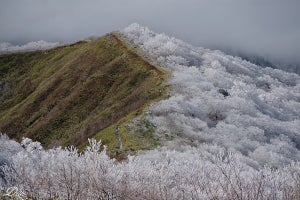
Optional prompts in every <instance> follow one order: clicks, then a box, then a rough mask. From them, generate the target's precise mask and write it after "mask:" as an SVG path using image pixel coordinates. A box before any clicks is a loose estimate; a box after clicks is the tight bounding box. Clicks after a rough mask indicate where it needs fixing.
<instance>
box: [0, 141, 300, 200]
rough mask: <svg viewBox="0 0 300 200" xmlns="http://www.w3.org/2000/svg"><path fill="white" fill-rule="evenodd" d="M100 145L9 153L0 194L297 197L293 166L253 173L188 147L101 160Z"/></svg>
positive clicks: (232, 157) (298, 176) (299, 184)
mask: <svg viewBox="0 0 300 200" xmlns="http://www.w3.org/2000/svg"><path fill="white" fill-rule="evenodd" d="M0 142H1V144H2V145H3V147H9V146H10V144H11V143H12V141H10V140H7V139H5V140H4V138H3V137H1V139H0ZM24 142H26V144H27V147H29V146H39V145H37V143H36V142H32V141H30V140H27V139H24V140H23V142H22V143H24ZM100 145H101V143H99V142H96V141H95V140H90V146H89V147H87V149H86V150H85V151H84V152H82V153H79V152H78V151H77V149H76V148H74V147H70V148H65V149H63V148H56V149H50V150H44V149H41V148H27V147H24V148H22V149H19V151H18V152H17V153H15V152H14V153H8V154H7V156H6V158H7V159H8V160H12V163H11V164H12V167H13V169H14V170H13V171H12V170H11V171H6V174H5V178H6V180H7V182H6V184H3V183H1V188H2V189H1V190H2V195H4V194H5V193H7V192H6V191H8V190H7V188H13V190H14V191H19V193H20V194H22V195H23V196H24V194H26V195H27V197H30V198H36V199H49V198H58V199H299V198H300V163H298V162H297V163H292V164H291V165H287V166H285V167H283V168H280V169H272V168H270V167H264V168H262V169H260V170H256V169H254V168H252V167H249V166H248V165H246V164H245V163H244V162H241V155H240V154H231V153H230V154H226V153H225V152H224V151H220V152H219V153H216V152H211V153H209V152H208V151H203V150H204V149H199V148H192V147H187V146H186V147H184V146H183V147H181V149H180V150H170V149H167V148H161V149H157V150H152V151H147V152H143V153H140V154H139V155H137V156H135V157H132V156H131V157H129V158H128V160H127V161H124V162H117V161H115V160H114V159H110V158H109V157H108V156H107V155H106V151H105V148H104V150H102V151H100V147H101V146H100ZM203 148H207V147H205V145H204V147H203ZM210 149H212V148H211V147H210ZM215 150H216V151H219V150H220V148H217V147H215ZM1 169H2V168H1ZM10 190H11V189H10Z"/></svg>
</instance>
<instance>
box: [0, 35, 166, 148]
mask: <svg viewBox="0 0 300 200" xmlns="http://www.w3.org/2000/svg"><path fill="white" fill-rule="evenodd" d="M0 80H1V81H0V131H1V132H2V133H5V134H7V135H8V136H9V137H11V138H15V139H21V138H22V137H29V138H31V139H33V140H37V141H39V142H41V143H42V144H43V146H44V147H53V146H58V145H62V146H67V145H75V146H77V147H79V146H83V145H85V144H86V142H87V138H91V137H95V138H97V139H98V140H99V139H101V140H102V142H103V143H104V144H106V145H108V147H109V148H110V149H111V150H113V151H116V150H138V149H148V148H151V147H153V146H155V145H156V144H157V142H156V141H155V139H154V138H153V136H152V132H151V127H150V128H149V129H150V130H148V129H147V128H146V130H145V131H144V132H143V133H137V132H136V131H135V128H132V127H130V126H129V124H130V122H131V120H132V119H133V118H135V117H136V116H139V115H141V114H142V113H143V110H144V108H145V107H146V106H147V105H149V103H151V102H152V101H154V100H157V99H160V98H162V97H163V94H164V93H165V92H164V91H165V86H164V80H165V72H164V71H162V70H161V69H158V68H157V67H156V66H154V65H153V64H151V63H150V62H149V61H147V60H146V59H145V58H143V57H141V56H140V55H139V53H138V52H137V50H136V49H134V48H133V47H132V46H130V45H129V44H128V43H126V42H125V41H124V40H123V39H122V38H121V37H120V35H119V34H118V33H110V34H107V35H105V36H103V37H101V38H98V39H95V40H86V41H79V42H77V43H74V44H71V45H65V46H60V47H56V48H52V49H49V50H43V51H41V50H40V51H34V52H22V53H20V52H19V53H13V54H5V55H0ZM141 121H142V120H141ZM143 123H144V124H143ZM137 124H138V125H139V126H144V125H147V122H145V121H142V122H137ZM117 129H120V131H119V132H120V134H121V135H118V134H117V133H116V132H117V131H116V130H117ZM139 134H143V135H139ZM120 140H121V141H120ZM120 142H122V149H120V148H119V146H120V144H119V143H120Z"/></svg>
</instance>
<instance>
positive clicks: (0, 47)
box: [0, 40, 59, 53]
mask: <svg viewBox="0 0 300 200" xmlns="http://www.w3.org/2000/svg"><path fill="white" fill-rule="evenodd" d="M58 45H59V43H58V42H46V41H43V40H41V41H37V42H28V43H27V44H24V45H12V44H10V43H8V42H4V43H0V53H10V52H25V51H35V50H45V49H50V48H53V47H56V46H58Z"/></svg>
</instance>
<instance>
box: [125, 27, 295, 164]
mask: <svg viewBox="0 0 300 200" xmlns="http://www.w3.org/2000/svg"><path fill="white" fill-rule="evenodd" d="M121 33H122V34H124V35H125V37H126V38H128V40H129V41H130V42H131V43H133V44H135V45H137V46H139V47H140V48H141V49H142V50H143V51H144V53H145V54H147V55H150V57H151V58H152V60H153V61H154V62H156V63H160V64H161V66H164V67H167V68H168V71H171V78H170V80H169V83H168V84H170V85H171V86H172V91H171V94H170V96H171V97H170V98H169V99H166V100H163V101H160V102H158V103H155V104H154V105H153V106H152V107H151V108H150V112H149V113H151V114H150V115H149V116H148V119H149V121H150V122H151V123H153V124H154V125H156V127H158V129H157V133H158V134H161V135H164V134H166V133H167V134H169V135H171V136H173V137H175V138H176V139H177V140H174V141H178V140H179V141H180V140H182V139H184V140H185V141H190V143H192V144H193V145H198V146H201V145H202V144H203V143H206V144H211V145H212V146H214V145H216V144H217V145H219V146H220V147H222V148H225V149H226V150H227V151H231V152H240V153H241V154H242V155H243V156H244V157H245V159H244V160H247V162H248V163H249V162H250V163H249V164H251V165H252V166H254V165H256V166H257V167H262V166H263V165H265V164H267V165H270V166H273V167H280V166H281V167H282V166H284V165H286V164H289V163H292V162H293V161H299V160H300V148H299V147H300V76H299V75H298V74H294V73H288V72H285V71H281V70H277V69H272V68H262V67H260V66H257V65H254V64H252V63H250V62H247V61H245V60H242V59H241V58H239V57H233V56H228V55H225V54H224V53H222V52H220V51H211V50H208V49H203V48H199V47H193V46H191V45H189V44H186V43H184V42H183V41H181V40H178V39H175V38H172V37H169V36H167V35H165V34H157V33H154V32H152V31H151V30H149V29H148V28H146V27H141V26H140V25H138V24H132V25H130V26H129V27H127V28H125V29H124V30H123V31H121ZM199 37H201V35H200V36H199ZM220 91H226V92H227V93H228V94H227V95H225V96H224V94H222V92H220ZM171 145H173V146H174V145H176V144H171Z"/></svg>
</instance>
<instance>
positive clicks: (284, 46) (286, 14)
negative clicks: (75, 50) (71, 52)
mask: <svg viewBox="0 0 300 200" xmlns="http://www.w3.org/2000/svg"><path fill="white" fill-rule="evenodd" d="M133 22H137V23H139V24H141V25H144V26H148V27H149V28H150V29H153V30H154V31H156V32H165V33H166V34H168V35H170V36H174V37H177V38H179V39H182V40H184V41H187V42H189V43H191V44H193V45H196V46H204V47H210V48H212V47H213V48H223V49H225V48H230V49H233V50H236V51H243V52H245V53H254V54H257V55H261V56H264V57H267V58H271V59H277V60H284V61H287V62H290V63H293V62H294V63H298V64H300V0H106V1H104V0H0V42H10V43H13V44H24V43H26V42H29V41H37V40H46V41H52V42H56V41H59V42H71V41H74V40H79V39H84V38H86V37H88V36H91V35H99V36H100V35H103V34H104V33H107V32H110V31H113V30H118V29H121V28H124V27H126V26H127V25H129V24H131V23H133Z"/></svg>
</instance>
